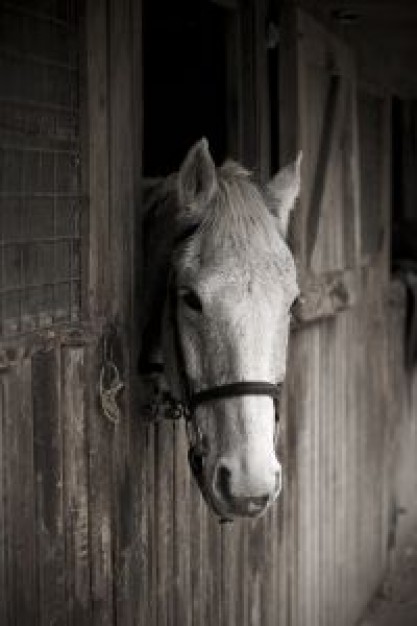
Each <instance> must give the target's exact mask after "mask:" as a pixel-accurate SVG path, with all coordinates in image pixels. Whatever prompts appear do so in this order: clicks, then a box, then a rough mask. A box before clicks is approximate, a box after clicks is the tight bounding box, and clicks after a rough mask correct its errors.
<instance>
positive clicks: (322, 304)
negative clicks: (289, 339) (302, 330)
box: [293, 269, 360, 328]
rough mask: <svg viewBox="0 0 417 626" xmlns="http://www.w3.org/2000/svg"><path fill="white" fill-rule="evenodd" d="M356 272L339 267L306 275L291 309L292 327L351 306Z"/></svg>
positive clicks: (355, 294)
mask: <svg viewBox="0 0 417 626" xmlns="http://www.w3.org/2000/svg"><path fill="white" fill-rule="evenodd" d="M359 278H360V277H359V275H358V272H357V271H355V270H351V269H348V270H341V271H334V272H327V273H326V274H322V275H320V276H312V275H310V276H308V277H307V278H306V281H305V285H304V287H303V290H302V292H301V296H300V298H299V301H298V303H297V305H296V309H295V311H294V323H293V327H294V328H297V327H299V326H302V325H303V324H306V323H311V322H315V321H317V320H319V319H323V318H327V317H334V316H335V315H336V314H337V313H338V312H339V311H342V310H344V309H347V308H350V307H352V306H354V304H355V303H356V302H357V299H358V293H359V288H360V282H359Z"/></svg>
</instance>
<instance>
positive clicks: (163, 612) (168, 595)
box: [154, 422, 174, 626]
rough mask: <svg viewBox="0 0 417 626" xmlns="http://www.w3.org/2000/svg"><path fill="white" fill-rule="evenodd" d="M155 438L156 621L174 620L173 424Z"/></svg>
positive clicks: (163, 427)
mask: <svg viewBox="0 0 417 626" xmlns="http://www.w3.org/2000/svg"><path fill="white" fill-rule="evenodd" d="M156 434H157V436H156V438H155V520H154V523H155V539H156V545H155V548H156V558H157V563H156V568H157V570H156V572H157V597H156V599H157V608H156V623H157V624H158V626H159V625H161V626H167V625H168V624H171V623H172V620H173V611H174V588H173V584H172V581H173V569H174V568H173V565H174V563H173V523H172V522H173V516H172V513H173V507H172V503H173V493H174V471H173V470H174V459H173V441H174V434H173V425H172V424H171V423H169V422H165V423H160V424H158V426H157V432H156Z"/></svg>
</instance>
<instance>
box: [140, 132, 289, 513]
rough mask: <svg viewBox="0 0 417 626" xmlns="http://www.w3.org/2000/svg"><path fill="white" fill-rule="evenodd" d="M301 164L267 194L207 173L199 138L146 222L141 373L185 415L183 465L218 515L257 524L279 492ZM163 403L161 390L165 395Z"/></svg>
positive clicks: (238, 171)
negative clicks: (280, 421) (279, 436)
mask: <svg viewBox="0 0 417 626" xmlns="http://www.w3.org/2000/svg"><path fill="white" fill-rule="evenodd" d="M300 160H301V155H300V156H299V157H298V159H297V160H296V162H295V163H293V164H291V165H289V166H287V167H286V168H284V169H283V170H281V171H280V172H279V173H278V174H277V175H276V176H275V177H274V178H273V179H272V180H271V181H270V182H269V183H268V184H267V185H265V186H264V187H261V186H258V185H256V184H255V183H254V182H253V180H252V179H251V176H250V175H249V173H248V172H247V171H246V170H244V169H243V168H242V167H241V166H239V165H238V164H236V163H234V162H232V161H226V162H225V163H224V164H223V165H222V166H221V167H220V168H216V167H215V165H214V163H213V160H212V158H211V155H210V152H209V148H208V144H207V141H206V140H205V139H202V140H201V141H199V142H198V143H196V144H195V145H194V146H193V147H192V148H191V150H190V151H189V152H188V154H187V156H186V158H185V160H184V162H183V164H182V166H181V168H180V170H179V172H178V173H176V174H173V175H171V176H169V177H168V178H167V179H166V180H165V181H164V182H163V183H161V184H160V185H159V186H158V188H157V189H156V190H155V191H154V193H153V194H151V198H150V201H149V207H148V210H147V212H146V217H145V223H144V235H145V242H144V246H145V289H144V307H145V312H146V316H145V324H144V333H143V340H142V357H141V364H142V370H143V371H144V370H145V369H146V368H147V369H148V373H149V369H150V370H152V368H154V370H155V371H156V370H158V371H157V373H152V371H151V378H152V384H153V390H155V389H156V388H157V389H158V390H160V389H161V385H162V370H163V376H164V377H165V379H166V381H167V385H168V387H169V393H170V395H171V396H172V397H174V398H176V399H177V400H178V401H179V402H180V403H181V406H183V407H184V413H185V416H186V419H187V430H188V434H189V440H190V453H189V458H190V464H191V467H192V471H193V473H194V476H195V477H196V479H197V481H198V484H199V486H200V488H201V491H202V493H203V495H204V497H205V499H206V501H207V502H208V504H209V505H210V506H211V507H212V509H214V510H215V511H216V512H217V513H218V514H219V515H220V516H222V517H224V518H227V519H231V518H234V517H240V516H256V515H259V514H260V513H261V512H263V511H264V510H265V509H266V507H267V506H268V505H269V504H271V503H272V502H273V501H274V500H275V498H276V497H277V495H278V494H279V492H280V489H281V466H280V463H279V461H278V459H277V456H276V451H275V440H276V430H277V415H278V393H279V389H280V385H281V383H282V381H283V380H284V377H285V371H286V355H287V342H288V336H289V324H290V308H291V305H292V303H293V302H294V300H295V299H296V297H297V295H298V287H297V280H296V270H295V264H294V260H293V257H292V255H291V253H290V250H289V248H288V246H287V244H286V233H287V226H288V220H289V215H290V212H291V209H292V208H293V206H294V203H295V200H296V197H297V195H298V192H299V186H300ZM163 395H164V396H165V397H166V393H165V394H163Z"/></svg>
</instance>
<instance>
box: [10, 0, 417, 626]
mask: <svg viewBox="0 0 417 626" xmlns="http://www.w3.org/2000/svg"><path fill="white" fill-rule="evenodd" d="M293 18H294V16H293V17H292V18H288V27H289V31H290V25H291V19H293ZM85 22H86V23H85V27H86V33H87V46H86V50H85V59H84V61H85V65H86V74H87V76H86V78H87V81H86V82H87V85H86V94H85V95H86V101H85V103H84V106H85V118H86V119H87V120H88V122H89V123H88V126H89V127H88V129H85V136H86V137H87V138H88V141H87V142H86V144H85V145H84V152H83V153H82V164H83V168H84V169H85V172H86V175H85V176H84V179H85V186H86V197H88V199H89V205H88V206H89V220H88V222H89V224H88V226H89V230H88V232H89V242H88V246H87V247H86V252H87V254H86V255H85V256H86V257H88V258H86V259H85V263H86V270H85V271H86V274H85V280H86V283H87V285H86V287H87V289H86V290H85V291H86V294H85V298H84V300H85V301H86V302H85V303H84V304H85V305H86V314H85V319H84V322H83V324H82V325H79V326H78V327H77V332H74V329H70V330H68V329H67V330H66V331H65V332H63V331H62V332H58V331H56V332H54V333H51V334H48V333H47V334H45V335H42V334H41V335H39V336H38V335H37V337H36V340H35V337H34V336H32V335H31V336H26V337H23V338H20V339H19V341H17V340H16V342H15V343H14V344H13V345H12V344H10V345H8V346H3V345H2V348H4V349H2V350H1V351H0V357H1V358H0V505H1V506H0V624H1V626H3V624H4V625H5V626H9V624H10V625H12V624H18V625H19V626H25V625H26V624H28V625H30V626H35V625H37V624H39V625H41V624H45V625H46V624H51V623H54V624H62V625H64V624H65V625H68V624H78V625H82V624H86V625H87V624H88V625H89V626H92V625H95V624H97V625H100V626H101V625H105V626H106V625H108V626H116V625H117V626H133V625H134V626H139V625H141V624H143V625H144V626H152V625H154V626H159V625H165V624H166V625H168V624H171V625H176V624H180V625H183V624H184V625H189V626H191V624H193V625H201V626H203V625H204V626H208V625H211V624H212V625H213V626H219V625H223V626H231V625H235V624H236V626H241V625H242V626H246V625H247V626H258V625H262V626H264V625H267V626H272V625H274V626H277V625H279V626H304V625H305V626H314V625H316V626H326V625H327V626H334V625H335V624H337V625H338V626H339V625H340V626H343V625H346V626H348V625H349V626H350V625H351V624H354V623H355V620H356V618H357V617H358V615H359V614H360V612H361V610H362V608H363V607H364V605H365V604H366V603H367V602H368V600H369V599H370V596H371V595H372V593H373V592H374V590H375V588H376V587H377V585H378V583H379V581H380V580H381V577H382V575H383V572H384V569H385V567H386V566H387V563H388V561H389V557H390V555H391V554H393V548H394V547H395V546H396V545H398V543H399V542H401V541H402V540H403V539H404V538H405V537H406V534H407V532H408V529H409V528H410V527H411V525H412V523H413V520H414V519H415V518H416V517H417V510H416V504H415V502H417V498H415V488H416V485H415V475H416V471H415V470H416V467H415V459H416V458H417V454H416V453H415V446H416V443H417V441H416V425H415V416H416V415H417V410H416V407H415V403H416V402H417V393H416V381H415V377H414V378H413V380H411V378H407V377H406V375H405V372H404V369H403V367H402V362H403V360H402V359H403V357H402V346H403V343H402V341H403V336H402V328H403V317H404V306H403V305H404V300H403V299H401V297H400V298H399V300H398V299H397V300H398V301H397V300H395V298H394V306H392V307H391V308H389V307H388V292H389V290H388V249H387V245H388V242H389V228H388V223H389V219H388V216H387V213H385V212H384V211H385V210H386V206H385V205H384V211H382V212H378V207H373V209H372V216H373V217H372V216H369V215H368V214H362V213H361V210H362V209H363V203H364V202H365V201H364V200H363V201H362V204H360V199H361V198H365V199H366V198H367V197H368V196H369V195H370V192H369V193H368V194H367V193H365V191H366V189H363V190H362V191H363V193H362V194H361V193H359V189H358V188H356V189H355V194H356V195H355V194H353V195H352V194H349V193H347V190H349V189H348V187H349V185H351V184H353V182H352V181H354V180H355V172H353V171H349V178H346V170H345V169H344V168H343V164H344V163H346V157H347V156H349V155H350V156H352V155H356V156H357V155H358V154H359V153H358V146H357V145H356V144H355V141H356V139H355V133H353V132H352V133H350V134H349V133H346V132H342V133H341V137H343V138H344V140H345V141H344V142H341V144H340V142H338V141H337V137H336V141H334V144H332V145H333V147H332V150H334V151H335V152H334V154H333V162H332V167H333V170H332V171H333V173H334V175H333V176H332V177H331V184H330V185H327V186H326V185H324V189H323V197H322V202H323V203H324V209H323V212H322V213H321V222H320V221H319V222H318V224H316V226H315V227H314V231H315V232H316V235H317V238H316V239H315V240H312V241H313V244H314V245H313V244H312V250H311V261H312V267H313V270H314V272H316V274H317V275H318V276H319V277H322V276H324V275H325V274H326V272H329V271H338V272H342V273H343V272H344V271H345V270H349V271H350V272H351V273H352V271H353V275H354V283H355V289H354V291H355V298H352V300H349V302H348V306H346V307H345V308H343V309H342V310H340V311H334V312H333V313H334V314H333V315H332V316H330V317H325V318H324V317H323V316H320V315H318V316H317V317H316V318H315V319H311V320H310V322H309V323H304V324H302V325H301V326H300V327H298V328H297V329H296V330H294V331H293V333H292V336H291V345H290V355H289V363H288V380H287V384H286V389H285V394H284V398H283V405H282V430H281V439H280V443H279V447H280V454H281V457H282V460H283V466H284V489H283V493H282V495H281V496H280V499H279V501H278V502H277V503H276V505H275V506H274V507H273V508H272V509H271V510H270V511H268V513H267V514H266V515H265V516H264V517H263V518H262V519H260V520H258V521H255V522H236V523H234V524H232V525H220V524H219V523H218V522H217V520H216V519H215V518H214V516H213V515H212V514H211V513H210V512H209V511H208V509H207V507H206V505H205V504H204V502H203V500H202V497H201V495H200V492H199V491H198V489H197V487H196V485H195V484H194V482H193V481H192V479H191V475H190V471H189V469H188V465H187V458H186V453H187V444H186V437H185V432H184V425H183V424H182V423H180V424H171V423H162V424H154V425H146V424H145V423H144V422H143V420H142V419H141V416H140V415H139V414H138V412H137V409H136V406H137V404H136V399H135V397H134V396H135V393H134V390H135V380H136V379H135V363H136V355H135V346H136V337H135V328H136V326H137V324H136V320H135V315H136V314H138V315H140V301H139V303H138V307H137V308H138V310H137V311H135V305H134V302H133V293H134V283H135V281H136V277H135V261H134V258H133V250H132V238H133V228H132V224H134V222H135V218H134V213H135V210H136V209H137V208H138V207H139V208H140V206H141V201H140V195H141V159H140V141H141V131H140V118H141V90H140V72H141V51H140V47H141V45H140V3H139V2H131V1H130V0H123V1H122V2H120V1H117V2H116V0H103V1H101V2H99V1H97V2H94V1H91V2H88V3H87V10H86V14H85ZM293 25H294V22H293ZM312 28H313V30H314V29H315V28H316V27H312ZM300 39H301V38H300ZM285 45H287V44H286V42H285V41H283V46H285ZM291 45H294V39H292V44H291V43H290V44H289V46H290V47H289V48H288V50H287V51H288V52H289V53H290V56H292V58H293V57H294V53H295V51H294V49H293V48H291ZM331 45H333V44H331ZM334 45H335V46H336V48H335V49H337V50H338V49H339V47H338V44H334ZM319 53H320V50H319ZM320 54H321V53H320ZM320 54H319V55H318V57H312V60H313V61H314V59H316V60H317V59H318V60H319V65H318V67H319V69H317V68H316V69H315V70H314V72H316V74H315V78H316V79H318V80H319V81H320V84H322V85H324V86H326V85H327V84H328V77H327V76H326V75H325V74H323V72H325V71H326V65H324V66H322V68H321V70H320ZM336 57H337V53H336ZM337 58H339V57H337ZM340 58H341V62H342V66H343V68H350V65H349V62H348V60H346V58H345V53H344V52H343V53H342V55H341V57H340ZM293 60H294V58H293ZM297 62H298V61H297V59H295V63H297ZM289 68H291V65H290V66H289V67H287V68H286V71H287V72H288V71H289ZM292 69H293V70H294V66H292ZM320 72H322V73H321V74H320ZM347 75H348V77H349V81H348V86H349V89H348V90H347V92H346V93H350V100H349V102H350V103H351V106H352V107H353V108H352V109H350V111H351V113H352V116H351V117H349V116H347V117H346V116H345V122H346V120H347V127H346V126H343V124H342V125H340V124H339V126H338V128H339V131H341V129H342V128H344V129H345V130H346V128H347V129H349V128H351V129H352V128H353V121H354V119H355V118H354V116H353V112H354V105H353V99H352V96H354V95H355V91H354V89H355V84H356V83H354V82H351V81H354V76H353V74H352V73H351V70H350V69H349V71H348V74H347ZM294 76H298V74H297V72H295V70H294V75H293V76H292V81H289V82H288V83H287V85H289V84H292V86H293V87H294V89H296V88H298V87H300V85H294V84H293V83H294V82H297V81H295V79H294ZM309 80H310V83H308V84H310V88H313V87H314V76H309ZM289 96H290V97H291V98H293V100H292V103H293V106H290V105H289V104H288V101H286V102H284V101H283V102H282V110H283V111H286V112H287V114H288V118H287V121H288V120H289V119H290V118H291V115H293V116H294V115H295V116H297V114H298V110H297V106H295V104H294V103H295V101H296V100H297V98H298V94H297V93H295V94H289ZM323 96H324V94H323V93H320V92H317V93H316V101H315V102H310V111H311V118H310V122H309V123H310V126H306V125H305V123H306V120H307V117H304V127H303V128H304V133H305V134H304V135H303V141H304V144H303V147H304V148H305V149H306V150H307V152H306V154H309V155H310V156H311V159H310V160H309V161H308V164H307V165H308V166H306V169H305V170H304V172H303V175H304V177H305V180H306V181H307V182H308V184H309V185H310V184H311V183H312V180H313V177H314V167H313V166H312V165H311V164H312V162H313V161H314V159H316V157H317V154H318V153H319V150H318V148H319V145H318V140H319V138H318V133H317V129H318V128H320V124H319V122H320V115H319V114H320V110H321V108H322V107H323V102H324V101H325V98H324V97H323ZM381 102H383V100H382V101H381V98H379V99H378V98H377V99H376V102H375V100H372V98H371V100H370V99H369V97H368V98H367V99H366V107H365V109H366V111H365V112H363V115H364V116H365V118H364V119H365V120H369V119H371V120H374V121H375V120H380V119H382V122H383V120H385V121H386V117H385V116H386V109H385V108H384V104H383V103H382V104H381ZM372 103H373V104H372ZM373 105H375V106H376V110H375V109H372V106H373ZM381 106H382V109H380V107H381ZM314 107H315V108H314ZM369 107H371V111H369ZM381 110H382V118H381V115H380V114H381ZM378 111H379V112H378ZM307 114H308V110H307ZM366 115H368V117H366ZM382 122H381V123H382ZM283 126H285V124H283ZM359 126H360V125H359ZM365 127H366V129H367V130H368V131H369V136H370V137H371V139H368V140H367V141H368V142H370V144H371V147H372V145H374V144H375V143H378V142H379V141H380V140H381V141H382V143H381V146H382V152H383V153H384V154H385V155H386V153H387V149H388V147H387V144H386V143H384V142H385V140H386V136H385V135H384V134H383V131H381V128H380V127H378V121H376V122H375V127H374V126H372V129H371V126H370V125H369V124H365ZM378 128H379V130H378ZM371 130H372V132H371ZM314 131H315V132H314ZM359 131H360V129H359ZM380 131H381V132H382V135H381V136H380V135H378V132H380ZM285 133H286V137H287V138H286V139H285ZM297 133H298V131H295V130H294V127H293V126H292V125H291V124H288V125H287V129H286V130H285V128H284V129H283V133H282V136H283V155H284V160H286V156H288V157H291V156H293V154H294V152H295V148H296V147H298V146H297V145H292V146H291V145H290V144H291V142H298V140H299V139H300V137H299V136H297ZM359 137H360V132H359ZM375 137H376V138H375ZM378 137H379V139H378ZM384 137H385V139H384ZM362 140H363V136H362ZM285 141H287V144H288V145H286V144H285ZM307 142H309V143H307ZM340 145H342V146H343V149H341V147H340ZM355 146H356V147H355ZM378 146H379V147H380V145H379V143H378ZM379 147H378V150H374V152H376V153H378V155H380V153H381V150H380V149H379ZM261 148H262V147H261ZM261 148H259V150H260V151H262V150H261ZM355 150H356V151H357V152H355ZM374 152H373V151H372V150H370V149H369V145H368V144H367V149H366V150H363V151H362V153H361V155H362V156H361V158H362V165H364V163H363V160H364V159H365V160H366V162H367V167H366V172H367V176H366V177H364V178H363V181H364V183H366V181H367V180H368V178H369V181H371V177H372V184H371V182H369V185H370V188H371V189H375V184H376V185H377V186H378V181H379V183H380V188H382V189H383V197H384V198H385V200H386V198H387V197H389V189H387V187H386V186H384V183H383V181H382V180H381V172H382V171H385V170H384V168H386V167H387V163H386V162H385V161H384V160H383V161H382V162H379V161H378V163H377V164H376V162H375V154H374ZM285 153H286V154H285ZM378 158H379V157H378ZM349 162H351V161H349ZM265 167H266V166H265ZM309 168H311V169H309ZM364 171H365V168H364ZM307 188H310V187H307ZM368 191H369V190H368ZM332 203H336V204H337V211H333V212H332V210H331V206H332ZM308 206H309V203H308V202H306V198H303V199H302V202H301V205H300V207H299V210H300V211H301V213H300V215H302V219H301V221H300V222H299V223H298V224H296V225H295V230H294V237H295V243H296V245H297V246H298V248H297V249H298V251H299V252H300V254H301V255H302V258H303V259H304V261H306V260H307V257H308V256H309V255H308V250H307V246H306V245H305V242H306V240H305V239H303V237H304V235H305V230H304V231H303V228H304V226H303V224H304V225H306V224H307V225H308V223H309V220H308V219H304V218H306V217H307V216H306V215H303V213H302V212H303V211H304V210H305V207H308ZM350 211H352V215H354V216H355V217H354V219H355V220H356V222H355V223H354V224H353V225H352V224H351V225H350V226H349V224H348V223H347V221H346V217H349V216H350V215H351V213H350ZM375 216H377V217H375ZM319 217H320V215H319ZM368 218H369V219H368ZM343 221H344V224H345V227H342V224H341V222H343ZM359 222H360V223H361V226H360V228H362V229H363V234H365V229H368V231H367V236H366V238H365V239H364V241H365V244H364V245H363V246H362V247H363V250H362V247H361V246H360V245H358V238H357V233H358V232H360V228H359V226H358V224H359ZM376 222H377V224H378V228H379V227H380V226H381V225H382V227H383V228H382V235H381V237H375V227H376V226H377V224H376ZM310 223H311V220H310ZM384 228H385V231H384ZM346 229H347V230H346ZM358 229H359V230H358ZM346 232H349V238H348V237H347V236H346ZM297 238H298V239H297ZM303 242H304V243H303ZM381 242H382V243H381ZM303 246H304V247H303ZM352 264H353V267H352ZM304 269H305V268H304ZM310 269H311V268H310ZM301 270H303V268H301ZM320 279H321V278H320ZM138 291H139V293H140V289H139V290H138ZM336 299H337V298H336ZM395 302H396V303H397V304H395ZM109 321H111V322H112V323H113V324H114V325H115V328H116V330H117V337H116V340H115V342H114V345H113V350H114V354H113V357H114V358H115V360H116V362H117V365H118V366H119V369H120V371H121V374H122V378H123V380H124V382H125V383H126V389H125V391H124V392H123V394H122V395H121V396H120V398H119V403H120V407H121V419H120V421H119V423H118V424H116V425H115V424H112V423H109V422H108V421H106V419H105V418H104V416H103V414H102V412H101V411H100V410H99V407H98V403H97V399H98V398H97V382H98V376H99V370H100V365H101V363H102V359H103V349H104V347H103V342H102V341H101V339H100V336H101V334H102V331H103V329H105V327H106V322H109ZM6 348H7V349H6ZM129 372H130V374H129ZM410 477H413V480H410ZM402 508H404V509H407V512H406V513H405V514H403V515H401V509H402Z"/></svg>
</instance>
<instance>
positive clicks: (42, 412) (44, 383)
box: [32, 349, 67, 626]
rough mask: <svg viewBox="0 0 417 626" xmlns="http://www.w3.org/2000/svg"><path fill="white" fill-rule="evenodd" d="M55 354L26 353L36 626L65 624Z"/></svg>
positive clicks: (58, 385)
mask: <svg viewBox="0 0 417 626" xmlns="http://www.w3.org/2000/svg"><path fill="white" fill-rule="evenodd" d="M59 357H60V353H59V352H57V351H56V350H55V349H51V350H48V351H46V352H43V351H42V352H41V351H40V352H37V353H35V355H34V356H33V357H32V395H33V420H34V454H35V474H36V518H37V520H36V522H37V555H36V556H37V568H38V577H39V583H38V590H39V591H38V593H39V599H38V602H39V624H40V626H47V625H48V624H57V626H59V625H63V624H66V623H67V621H66V620H67V617H66V608H65V604H66V597H65V579H66V571H65V537H64V513H63V484H64V476H63V432H62V416H61V362H60V358H59Z"/></svg>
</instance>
